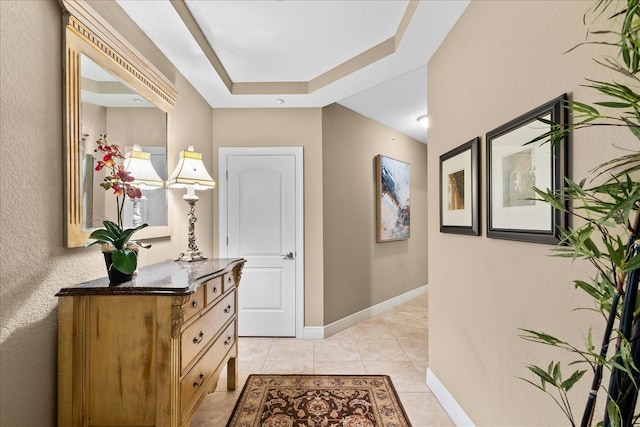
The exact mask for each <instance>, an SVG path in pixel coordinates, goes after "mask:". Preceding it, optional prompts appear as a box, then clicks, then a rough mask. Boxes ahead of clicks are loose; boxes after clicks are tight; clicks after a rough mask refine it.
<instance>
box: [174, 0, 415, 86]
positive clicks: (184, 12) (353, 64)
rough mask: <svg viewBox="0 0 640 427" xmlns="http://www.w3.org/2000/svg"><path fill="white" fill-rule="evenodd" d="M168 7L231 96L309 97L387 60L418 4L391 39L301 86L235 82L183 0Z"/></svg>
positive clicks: (408, 11) (409, 9)
mask: <svg viewBox="0 0 640 427" xmlns="http://www.w3.org/2000/svg"><path fill="white" fill-rule="evenodd" d="M170 2H171V5H172V6H173V7H174V9H175V10H176V13H177V14H178V16H179V17H180V19H181V20H182V22H184V24H185V26H186V28H187V29H188V31H189V32H190V33H191V35H192V36H193V38H194V40H195V41H196V42H197V43H198V46H199V47H200V49H202V52H203V53H204V55H205V56H206V58H207V60H208V61H209V63H210V64H211V66H212V67H213V69H214V70H215V71H216V73H217V74H218V76H219V77H220V79H221V80H222V82H223V83H224V85H225V86H226V87H227V89H228V90H229V93H230V94H232V95H308V94H310V93H312V92H314V91H317V90H319V89H322V88H324V87H326V86H328V85H330V84H332V83H335V82H336V81H338V80H340V79H343V78H344V77H346V76H348V75H350V74H353V73H355V72H356V71H359V70H361V69H363V68H364V67H366V66H368V65H371V64H373V63H375V62H377V61H379V60H381V59H382V58H385V57H386V56H389V55H391V54H393V53H395V52H396V50H397V49H398V47H399V46H400V43H401V41H402V37H403V36H404V33H405V31H406V29H407V28H408V26H409V23H410V22H411V18H412V17H413V14H414V12H415V10H416V8H417V7H418V4H419V1H418V0H410V1H409V3H408V4H407V8H406V10H405V12H404V15H403V17H402V19H401V21H400V24H399V25H398V28H397V30H396V32H395V34H394V36H393V37H390V38H388V39H387V40H385V41H383V42H381V43H378V44H377V45H375V46H373V47H371V48H369V49H367V50H365V51H364V52H362V53H360V54H358V55H356V56H354V57H353V58H350V59H348V60H346V61H344V62H343V63H342V64H339V65H337V66H335V67H333V68H332V69H330V70H328V71H326V72H324V73H322V74H320V75H319V76H317V77H314V78H313V79H311V80H310V81H300V82H234V81H233V80H232V79H231V77H230V76H229V73H227V70H226V69H225V67H224V64H222V61H221V60H220V58H219V57H218V55H217V54H216V52H215V50H214V49H213V47H212V46H211V44H210V43H209V41H208V40H207V38H206V36H205V35H204V33H203V32H202V29H201V28H200V26H199V25H198V23H197V21H196V19H195V18H194V17H193V15H192V13H191V11H190V10H189V7H188V6H187V4H186V0H170Z"/></svg>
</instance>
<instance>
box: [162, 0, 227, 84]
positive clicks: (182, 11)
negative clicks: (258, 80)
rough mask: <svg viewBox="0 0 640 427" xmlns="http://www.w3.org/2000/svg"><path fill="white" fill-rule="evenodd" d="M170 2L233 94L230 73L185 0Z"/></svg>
mask: <svg viewBox="0 0 640 427" xmlns="http://www.w3.org/2000/svg"><path fill="white" fill-rule="evenodd" d="M170 2H171V5H172V6H173V8H174V9H175V10H176V13H177V14H178V16H179V17H180V19H181V20H182V22H184V25H186V27H187V30H189V32H190V33H191V35H192V36H193V38H194V40H195V41H196V43H198V46H200V49H202V52H203V53H204V55H205V56H206V57H207V59H208V60H209V63H211V66H212V67H213V69H214V70H216V73H218V76H220V79H221V80H222V82H223V83H224V85H225V86H226V87H227V89H229V92H232V90H233V81H231V77H229V73H227V70H226V69H225V68H224V65H222V62H221V61H220V58H218V55H216V52H215V51H214V50H213V48H212V47H211V45H210V44H209V41H208V40H207V38H206V37H205V35H204V33H203V32H202V30H201V29H200V26H199V25H198V23H197V22H196V20H195V18H194V17H193V15H192V14H191V11H190V10H189V8H188V7H187V4H186V3H185V2H184V0H170Z"/></svg>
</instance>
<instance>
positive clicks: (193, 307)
mask: <svg viewBox="0 0 640 427" xmlns="http://www.w3.org/2000/svg"><path fill="white" fill-rule="evenodd" d="M204 294H205V290H204V287H203V286H200V287H199V288H198V290H197V291H196V292H195V293H193V294H191V297H190V299H189V302H187V303H186V304H185V305H184V320H185V321H186V320H188V319H190V318H192V317H193V316H195V315H196V314H198V313H200V312H201V311H202V309H203V308H204Z"/></svg>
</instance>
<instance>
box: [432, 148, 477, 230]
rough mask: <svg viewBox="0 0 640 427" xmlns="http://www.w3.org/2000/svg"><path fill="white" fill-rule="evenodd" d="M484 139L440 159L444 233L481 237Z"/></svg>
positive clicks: (442, 227)
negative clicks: (481, 180) (481, 172)
mask: <svg viewBox="0 0 640 427" xmlns="http://www.w3.org/2000/svg"><path fill="white" fill-rule="evenodd" d="M479 150H480V137H475V138H473V139H472V140H470V141H468V142H466V143H464V144H462V145H460V146H458V147H456V148H454V149H453V150H451V151H448V152H446V153H445V154H443V155H441V156H440V232H441V233H454V234H466V235H470V236H479V235H480V152H479Z"/></svg>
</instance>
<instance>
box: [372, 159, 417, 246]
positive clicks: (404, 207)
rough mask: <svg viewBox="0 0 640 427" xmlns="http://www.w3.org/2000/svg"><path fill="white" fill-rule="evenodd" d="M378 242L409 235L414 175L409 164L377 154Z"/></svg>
mask: <svg viewBox="0 0 640 427" xmlns="http://www.w3.org/2000/svg"><path fill="white" fill-rule="evenodd" d="M376 178H377V179H376V187H377V233H376V234H377V235H376V240H377V241H378V242H388V241H393V240H404V239H408V238H409V229H410V218H411V194H410V193H411V177H410V170H409V164H408V163H404V162H401V161H399V160H395V159H392V158H390V157H386V156H382V155H378V156H376Z"/></svg>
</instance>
